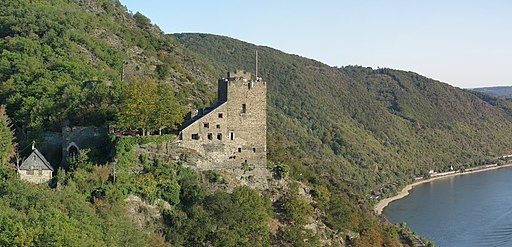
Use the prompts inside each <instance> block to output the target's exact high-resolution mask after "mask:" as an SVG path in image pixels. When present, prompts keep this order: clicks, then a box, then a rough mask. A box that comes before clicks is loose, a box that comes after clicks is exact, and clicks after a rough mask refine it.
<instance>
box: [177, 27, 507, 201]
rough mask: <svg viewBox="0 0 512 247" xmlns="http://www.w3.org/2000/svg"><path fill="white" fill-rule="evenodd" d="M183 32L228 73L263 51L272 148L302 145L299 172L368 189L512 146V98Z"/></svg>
mask: <svg viewBox="0 0 512 247" xmlns="http://www.w3.org/2000/svg"><path fill="white" fill-rule="evenodd" d="M173 36H174V37H176V39H177V40H178V41H179V42H180V43H182V44H183V45H184V46H185V47H187V48H189V49H191V50H192V51H194V52H196V53H197V54H198V55H199V56H200V57H202V58H203V59H204V60H205V61H207V63H208V64H210V65H211V66H212V67H213V69H214V70H215V71H216V72H217V74H218V75H219V76H221V75H223V73H224V71H226V70H229V69H235V68H240V69H245V70H248V71H254V67H255V65H254V61H255V51H256V50H258V52H259V61H260V65H259V68H260V71H259V76H261V77H263V78H265V80H267V81H269V89H268V93H269V96H268V97H269V104H270V105H269V113H268V115H269V120H268V121H269V131H268V136H269V140H270V143H269V144H270V152H271V156H270V157H271V159H272V160H274V161H279V160H280V159H281V158H282V157H280V155H277V154H276V153H274V152H276V151H277V150H281V149H285V150H293V154H294V156H295V160H296V162H295V163H294V164H293V167H294V170H295V175H296V176H295V177H296V178H299V179H301V177H302V179H304V180H306V179H310V178H308V177H317V176H320V177H323V178H325V179H328V180H330V181H331V182H334V181H335V183H339V184H343V185H348V186H350V187H353V188H355V189H356V191H358V192H359V193H364V194H366V193H368V192H369V191H371V190H379V189H380V188H381V186H382V185H392V186H391V187H393V186H394V185H393V184H395V185H396V184H403V182H405V181H410V180H411V179H412V178H414V177H416V176H421V175H422V174H424V173H426V172H427V171H428V170H430V169H440V170H442V169H447V168H448V167H449V166H450V165H453V166H454V167H462V166H464V167H468V166H473V165H478V164H481V163H484V162H485V160H486V159H489V158H493V157H496V156H499V155H501V154H504V153H507V152H510V151H511V150H512V148H511V147H512V139H511V137H512V132H511V131H512V122H511V120H512V115H511V112H510V109H512V108H511V107H510V106H511V102H510V101H506V100H503V99H496V98H493V97H489V96H484V95H482V94H478V93H473V92H471V91H466V90H462V89H459V88H454V87H452V86H449V85H448V84H444V83H442V82H439V81H435V80H432V79H429V78H426V77H424V76H421V75H418V74H416V73H413V72H406V71H398V70H393V69H386V68H383V69H372V68H366V67H361V66H347V67H342V68H336V67H330V66H327V65H325V64H322V63H320V62H317V61H314V60H311V59H307V58H303V57H300V56H296V55H289V54H285V53H283V52H280V51H277V50H275V49H271V48H268V47H261V46H255V45H252V44H248V43H244V42H241V41H238V40H235V39H231V38H227V37H221V36H216V35H208V34H176V35H173ZM300 174H302V175H300Z"/></svg>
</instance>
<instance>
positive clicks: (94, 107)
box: [0, 0, 212, 130]
mask: <svg viewBox="0 0 512 247" xmlns="http://www.w3.org/2000/svg"><path fill="white" fill-rule="evenodd" d="M0 16H1V18H2V19H1V22H0V37H1V38H2V39H1V40H0V50H1V56H0V81H2V84H0V104H5V105H7V112H8V113H9V115H10V116H11V118H12V121H13V123H14V124H15V125H16V126H17V127H20V128H23V129H27V130H51V129H54V130H59V129H60V126H61V125H62V123H63V122H64V121H66V120H67V121H70V124H73V125H90V124H94V125H102V124H105V123H106V122H108V121H112V120H115V116H114V115H115V113H116V111H117V108H116V107H117V106H116V105H117V102H118V101H119V98H120V92H121V89H122V87H123V85H124V83H122V82H121V79H124V81H131V80H133V79H135V78H138V77H142V76H152V77H155V78H157V79H159V81H160V82H165V83H170V84H171V85H172V86H173V88H174V90H175V92H174V93H175V94H176V95H177V97H178V98H179V100H180V101H181V102H182V103H183V104H188V103H190V102H193V103H196V104H205V103H208V102H210V100H211V95H212V93H210V91H211V90H208V87H209V85H207V84H210V81H211V80H207V79H205V76H206V75H205V73H204V72H202V71H201V70H199V69H195V68H196V67H200V66H198V65H197V64H195V62H196V60H194V59H193V58H192V57H191V56H190V55H189V54H188V51H187V50H185V49H182V48H180V47H179V46H178V45H177V44H175V42H174V41H173V39H172V38H168V37H165V36H164V35H163V34H162V32H161V31H160V30H159V28H158V27H157V26H154V25H153V24H151V21H150V20H149V19H148V18H146V17H145V16H143V15H142V14H140V13H135V14H134V15H133V16H132V15H131V14H130V13H128V12H127V11H126V9H124V7H123V6H121V4H120V3H119V2H118V1H110V0H99V1H94V0H84V1H64V0H51V1H28V0H26V1H25V0H16V1H2V3H0ZM121 77H124V78H121Z"/></svg>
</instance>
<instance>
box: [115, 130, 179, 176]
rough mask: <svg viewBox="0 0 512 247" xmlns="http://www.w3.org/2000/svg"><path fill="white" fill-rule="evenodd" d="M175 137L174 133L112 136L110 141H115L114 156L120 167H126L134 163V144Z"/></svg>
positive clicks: (157, 141) (163, 140)
mask: <svg viewBox="0 0 512 247" xmlns="http://www.w3.org/2000/svg"><path fill="white" fill-rule="evenodd" d="M174 138H176V136H175V135H171V134H168V135H161V136H113V137H112V139H111V142H112V143H115V158H116V159H117V164H118V166H119V168H120V169H127V168H130V167H132V166H133V165H134V164H135V163H136V159H137V157H135V154H134V153H133V147H134V146H135V145H142V144H147V143H150V142H156V143H159V142H165V141H169V140H172V139H174Z"/></svg>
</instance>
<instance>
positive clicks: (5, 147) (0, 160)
mask: <svg viewBox="0 0 512 247" xmlns="http://www.w3.org/2000/svg"><path fill="white" fill-rule="evenodd" d="M10 124H11V122H10V119H9V117H8V116H7V114H6V113H5V107H4V106H2V105H0V165H5V164H6V163H7V162H8V161H9V158H10V157H11V156H12V155H13V154H14V145H13V143H12V140H13V134H12V130H11V128H10Z"/></svg>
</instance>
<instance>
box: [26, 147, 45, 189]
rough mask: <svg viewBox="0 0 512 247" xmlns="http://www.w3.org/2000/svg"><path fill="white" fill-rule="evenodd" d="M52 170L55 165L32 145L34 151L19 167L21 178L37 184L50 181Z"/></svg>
mask: <svg viewBox="0 0 512 247" xmlns="http://www.w3.org/2000/svg"><path fill="white" fill-rule="evenodd" d="M52 172H53V167H52V166H51V165H50V163H49V162H48V161H47V160H46V158H45V157H44V156H43V154H41V152H39V150H37V149H36V148H35V147H32V153H31V154H30V155H29V156H28V157H27V158H26V159H25V160H24V161H23V162H22V163H21V165H20V166H19V167H18V174H20V179H21V180H25V181H29V182H32V183H36V184H41V183H47V182H48V181H50V180H51V179H52Z"/></svg>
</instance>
